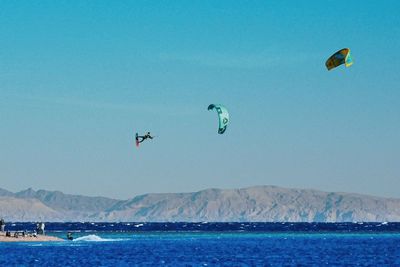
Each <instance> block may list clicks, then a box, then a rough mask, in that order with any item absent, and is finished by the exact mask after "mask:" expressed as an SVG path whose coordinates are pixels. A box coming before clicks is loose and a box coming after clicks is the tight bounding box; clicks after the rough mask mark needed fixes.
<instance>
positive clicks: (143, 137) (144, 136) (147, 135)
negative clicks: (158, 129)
mask: <svg viewBox="0 0 400 267" xmlns="http://www.w3.org/2000/svg"><path fill="white" fill-rule="evenodd" d="M139 138H141V140H139ZM147 138H149V139H153V138H154V136H151V135H150V132H147V134H145V135H143V136H138V137H137V140H138V142H139V143H141V142H143V141H144V140H146V139H147Z"/></svg>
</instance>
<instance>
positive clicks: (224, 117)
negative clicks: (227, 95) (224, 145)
mask: <svg viewBox="0 0 400 267" xmlns="http://www.w3.org/2000/svg"><path fill="white" fill-rule="evenodd" d="M212 109H215V110H216V111H217V113H218V120H219V128H218V133H219V134H223V133H224V132H225V130H226V127H227V126H228V123H229V113H228V110H227V109H226V108H225V107H224V106H222V105H219V104H211V105H209V106H208V110H212Z"/></svg>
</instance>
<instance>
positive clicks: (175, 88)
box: [0, 0, 400, 198]
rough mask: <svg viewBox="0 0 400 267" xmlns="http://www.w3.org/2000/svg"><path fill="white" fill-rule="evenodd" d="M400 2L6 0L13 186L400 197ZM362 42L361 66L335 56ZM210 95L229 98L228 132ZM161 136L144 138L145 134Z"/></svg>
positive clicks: (6, 97)
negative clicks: (273, 188)
mask: <svg viewBox="0 0 400 267" xmlns="http://www.w3.org/2000/svg"><path fill="white" fill-rule="evenodd" d="M399 12H400V2H399V1H389V0H388V1H285V0H279V1H278V0H277V1H205V0H201V1H1V0H0V181H1V183H0V187H2V188H5V189H8V190H12V191H17V190H21V189H25V188H27V187H33V188H35V189H41V188H43V189H49V190H61V191H63V192H67V193H79V194H87V195H104V196H110V197H117V198H128V197H132V196H134V195H137V194H142V193H147V192H182V191H197V190H201V189H205V188H210V187H217V188H237V187H246V186H253V185H277V186H284V187H297V188H314V189H321V190H326V191H347V192H359V193H365V194H374V195H380V196H392V197H400V192H399V190H398V189H399V187H400V162H399V159H400V141H399V139H400V53H399V51H400V49H399V48H400V19H399ZM344 47H349V48H350V49H351V50H352V55H353V60H354V65H353V66H352V67H350V68H347V69H346V68H344V67H343V66H342V67H339V68H337V69H335V70H333V71H330V72H328V71H327V70H326V68H325V66H324V63H325V60H326V59H327V57H329V56H330V55H331V54H332V53H333V52H335V51H337V50H338V49H341V48H344ZM210 103H221V104H224V105H225V106H226V107H228V108H229V110H230V113H231V124H230V126H229V128H228V129H227V131H226V133H225V134H224V135H218V134H217V120H216V114H215V113H213V112H208V111H207V106H208V105H209V104H210ZM147 130H149V131H151V132H152V133H153V134H155V135H156V136H157V138H155V139H154V140H153V141H151V142H146V143H143V145H142V147H141V148H140V149H136V148H135V146H134V142H133V139H134V133H135V132H136V131H139V132H145V131H147Z"/></svg>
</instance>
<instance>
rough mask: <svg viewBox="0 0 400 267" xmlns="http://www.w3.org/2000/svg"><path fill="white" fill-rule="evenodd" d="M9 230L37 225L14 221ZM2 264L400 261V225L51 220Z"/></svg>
mask: <svg viewBox="0 0 400 267" xmlns="http://www.w3.org/2000/svg"><path fill="white" fill-rule="evenodd" d="M7 227H8V230H24V229H27V230H32V229H34V224H33V223H14V224H10V225H8V226H7ZM46 229H47V234H49V235H55V236H59V237H62V238H65V237H66V233H67V232H68V231H72V232H73V235H74V238H75V239H74V241H65V242H34V243H32V242H16V243H0V266H400V223H383V224H382V223H338V224H335V223H46Z"/></svg>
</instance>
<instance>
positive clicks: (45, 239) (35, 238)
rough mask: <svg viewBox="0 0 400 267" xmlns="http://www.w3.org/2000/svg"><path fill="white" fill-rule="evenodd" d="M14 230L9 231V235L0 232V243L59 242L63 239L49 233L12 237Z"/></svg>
mask: <svg viewBox="0 0 400 267" xmlns="http://www.w3.org/2000/svg"><path fill="white" fill-rule="evenodd" d="M14 232H15V231H14ZM14 232H12V233H11V236H6V233H5V232H0V243H1V242H60V241H65V240H64V239H62V238H59V237H55V236H50V235H37V236H29V235H27V236H18V237H14Z"/></svg>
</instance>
